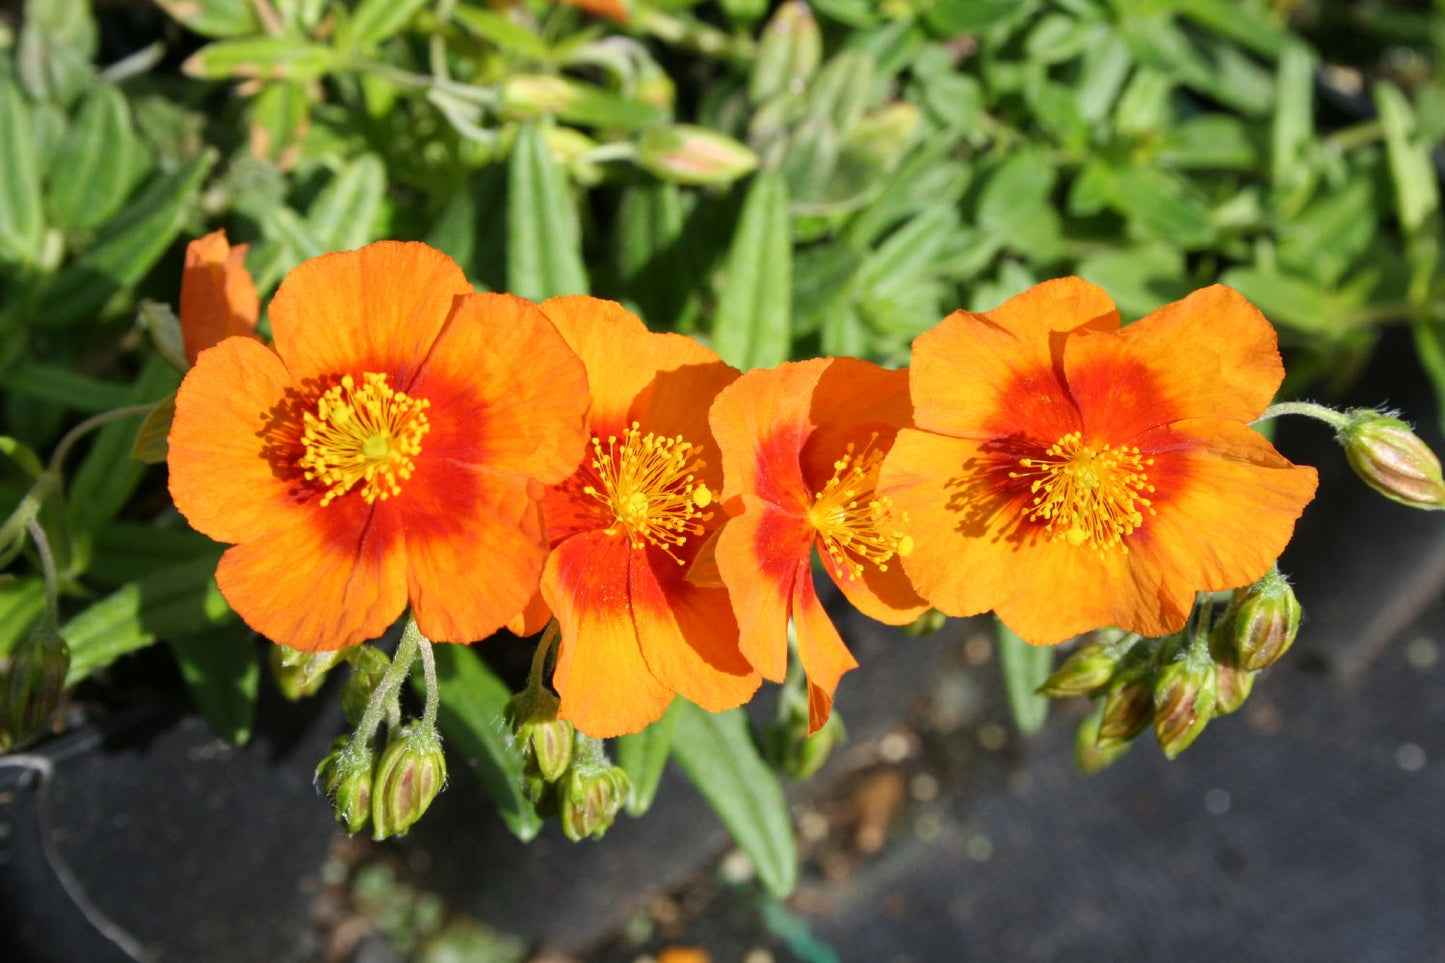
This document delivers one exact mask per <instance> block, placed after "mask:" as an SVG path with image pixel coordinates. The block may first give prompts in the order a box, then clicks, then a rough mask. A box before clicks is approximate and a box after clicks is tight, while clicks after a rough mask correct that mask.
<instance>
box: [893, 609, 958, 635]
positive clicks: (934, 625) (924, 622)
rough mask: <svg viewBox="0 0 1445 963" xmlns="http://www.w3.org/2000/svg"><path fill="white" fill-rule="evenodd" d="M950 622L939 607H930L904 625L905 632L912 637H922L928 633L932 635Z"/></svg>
mask: <svg viewBox="0 0 1445 963" xmlns="http://www.w3.org/2000/svg"><path fill="white" fill-rule="evenodd" d="M947 622H948V616H946V615H944V614H943V613H942V612H940V611H938V609H928V610H926V611H925V612H924V613H923V614H922V615H920V616H919V617H918V618H916V619H914V620H913V621H912V622H909V623H908V624H907V625H905V626H904V627H903V634H904V635H907V636H908V637H909V638H910V639H921V638H923V637H924V636H926V635H932V634H933V633H935V632H937V631H938V630H939V629H941V628H943V626H944V625H945V624H946V623H947Z"/></svg>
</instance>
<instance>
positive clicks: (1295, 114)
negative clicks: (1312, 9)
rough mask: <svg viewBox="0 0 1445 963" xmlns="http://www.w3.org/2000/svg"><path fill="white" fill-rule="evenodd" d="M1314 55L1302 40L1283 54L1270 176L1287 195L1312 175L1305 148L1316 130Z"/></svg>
mask: <svg viewBox="0 0 1445 963" xmlns="http://www.w3.org/2000/svg"><path fill="white" fill-rule="evenodd" d="M1314 73H1315V57H1314V54H1313V53H1311V52H1310V49H1309V48H1308V47H1306V46H1305V45H1304V44H1302V43H1291V44H1290V45H1289V46H1287V47H1285V48H1284V50H1283V51H1282V52H1281V53H1280V58H1279V82H1278V85H1277V91H1276V93H1275V111H1274V122H1273V125H1272V127H1271V132H1270V179H1271V181H1272V182H1273V184H1274V191H1275V195H1276V196H1277V197H1280V198H1287V197H1289V196H1291V195H1292V194H1294V193H1295V192H1296V191H1298V190H1299V189H1300V187H1301V185H1303V184H1305V183H1307V182H1308V181H1309V178H1310V171H1309V164H1308V162H1307V161H1306V157H1307V156H1308V155H1307V152H1306V148H1307V147H1308V146H1309V143H1310V141H1311V139H1312V138H1313V137H1314V132H1315V94H1314V90H1315V81H1314Z"/></svg>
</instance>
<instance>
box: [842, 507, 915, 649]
mask: <svg viewBox="0 0 1445 963" xmlns="http://www.w3.org/2000/svg"><path fill="white" fill-rule="evenodd" d="M909 527H910V528H911V527H912V525H911V524H910V525H909ZM818 556H819V558H821V559H822V561H823V568H825V569H826V570H827V572H828V575H829V576H830V577H831V578H832V579H833V583H834V584H835V585H837V586H838V588H839V589H841V590H842V592H843V594H844V595H845V596H847V597H848V601H849V602H851V603H853V607H854V608H855V609H857V610H858V611H860V612H862V613H863V614H864V615H866V616H868V617H869V618H870V619H877V620H878V621H879V622H884V623H887V624H888V625H907V624H908V623H909V622H912V621H913V620H914V619H916V618H918V617H919V616H920V615H922V614H923V613H924V612H926V611H927V610H928V603H927V602H925V601H924V600H923V596H921V595H919V594H918V590H917V589H915V588H914V587H913V580H912V579H911V578H909V577H908V572H907V571H906V570H905V569H904V568H903V562H902V559H900V558H899V557H898V556H896V555H895V556H894V557H893V558H891V559H889V560H888V561H887V562H886V563H884V564H885V565H886V566H887V567H886V568H882V569H880V568H879V566H878V565H877V564H869V563H865V564H864V565H863V574H862V575H861V576H860V577H859V578H849V577H848V573H847V572H841V571H839V570H838V566H837V563H835V562H834V561H833V557H832V556H831V555H829V554H828V553H827V552H819V553H818Z"/></svg>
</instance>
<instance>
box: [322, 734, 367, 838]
mask: <svg viewBox="0 0 1445 963" xmlns="http://www.w3.org/2000/svg"><path fill="white" fill-rule="evenodd" d="M350 746H351V740H350V739H348V738H346V737H345V736H341V737H340V738H338V739H337V740H336V741H335V742H333V743H332V747H331V752H329V753H327V755H326V756H325V758H323V759H322V760H321V762H320V763H318V764H317V766H316V779H315V783H316V788H317V789H318V790H320V791H321V793H322V794H323V795H324V796H326V798H327V799H329V800H331V805H332V808H333V809H334V810H335V811H336V821H337V822H338V823H340V824H341V825H343V826H345V827H346V831H347V832H348V833H352V834H354V833H357V832H360V831H361V830H362V829H364V828H365V827H366V823H367V821H368V820H369V819H370V818H371V782H372V770H373V766H372V763H373V761H374V757H373V756H372V754H371V750H370V749H357V750H352V749H351V748H350Z"/></svg>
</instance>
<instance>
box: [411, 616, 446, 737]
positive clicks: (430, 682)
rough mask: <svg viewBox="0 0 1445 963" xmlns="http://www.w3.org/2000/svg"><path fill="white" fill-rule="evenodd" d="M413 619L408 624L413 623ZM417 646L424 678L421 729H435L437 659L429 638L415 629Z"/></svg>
mask: <svg viewBox="0 0 1445 963" xmlns="http://www.w3.org/2000/svg"><path fill="white" fill-rule="evenodd" d="M415 624H416V623H415V621H413V622H410V623H409V625H415ZM416 638H417V648H418V649H419V650H420V652H421V673H422V676H423V677H424V678H425V679H426V707H425V708H424V709H422V713H421V727H422V728H423V729H435V728H436V724H437V705H438V704H439V703H440V702H441V689H440V688H439V687H438V686H437V660H436V656H435V654H433V652H432V648H431V639H428V638H427V637H426V636H424V635H422V634H421V631H420V630H417V633H416Z"/></svg>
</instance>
